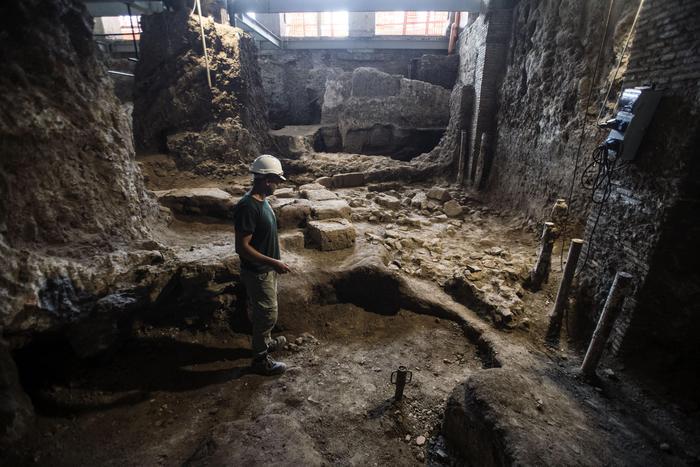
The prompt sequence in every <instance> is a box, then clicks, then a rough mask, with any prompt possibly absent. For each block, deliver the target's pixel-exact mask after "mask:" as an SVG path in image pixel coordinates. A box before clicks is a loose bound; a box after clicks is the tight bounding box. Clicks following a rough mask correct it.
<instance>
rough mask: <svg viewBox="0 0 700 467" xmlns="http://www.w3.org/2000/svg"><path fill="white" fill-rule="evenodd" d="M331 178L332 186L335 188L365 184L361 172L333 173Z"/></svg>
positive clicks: (363, 175)
mask: <svg viewBox="0 0 700 467" xmlns="http://www.w3.org/2000/svg"><path fill="white" fill-rule="evenodd" d="M332 180H333V181H332V183H333V187H335V188H352V187H356V186H362V185H364V184H365V174H364V173H362V172H351V173H346V174H335V175H333V177H332Z"/></svg>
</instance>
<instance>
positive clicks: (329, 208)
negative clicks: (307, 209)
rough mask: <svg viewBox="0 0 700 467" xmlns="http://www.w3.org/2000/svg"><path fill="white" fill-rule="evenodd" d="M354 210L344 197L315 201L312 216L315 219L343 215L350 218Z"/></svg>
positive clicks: (312, 204) (312, 205) (312, 206)
mask: <svg viewBox="0 0 700 467" xmlns="http://www.w3.org/2000/svg"><path fill="white" fill-rule="evenodd" d="M351 213H352V210H351V209H350V205H349V204H348V202H347V201H345V200H344V199H332V200H325V201H315V202H313V203H311V216H312V217H313V218H314V219H332V218H335V217H342V218H344V219H350V215H351Z"/></svg>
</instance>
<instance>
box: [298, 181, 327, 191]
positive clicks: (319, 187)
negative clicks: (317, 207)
mask: <svg viewBox="0 0 700 467" xmlns="http://www.w3.org/2000/svg"><path fill="white" fill-rule="evenodd" d="M326 188H328V187H326V186H323V185H322V184H320V183H319V182H318V181H316V182H314V183H307V184H306V185H302V186H300V187H299V191H310V190H325V189H326Z"/></svg>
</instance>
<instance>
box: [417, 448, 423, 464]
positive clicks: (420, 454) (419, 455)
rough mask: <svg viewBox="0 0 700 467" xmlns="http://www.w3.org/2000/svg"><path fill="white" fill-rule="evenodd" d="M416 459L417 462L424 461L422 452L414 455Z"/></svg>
mask: <svg viewBox="0 0 700 467" xmlns="http://www.w3.org/2000/svg"><path fill="white" fill-rule="evenodd" d="M416 459H418V461H420V462H423V461H424V460H425V453H424V452H423V451H420V452H419V453H418V454H416Z"/></svg>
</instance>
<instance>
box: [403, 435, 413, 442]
mask: <svg viewBox="0 0 700 467" xmlns="http://www.w3.org/2000/svg"><path fill="white" fill-rule="evenodd" d="M404 440H405V441H406V442H407V443H408V442H409V441H411V435H406V438H404Z"/></svg>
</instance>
